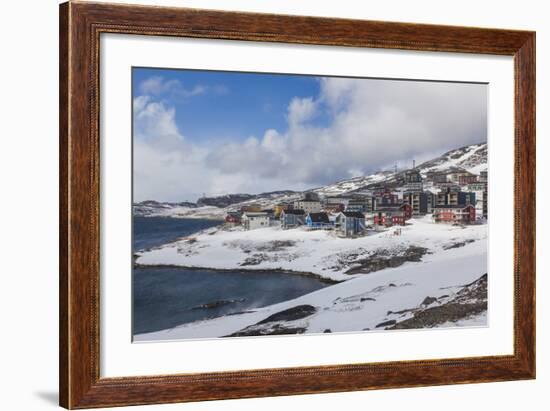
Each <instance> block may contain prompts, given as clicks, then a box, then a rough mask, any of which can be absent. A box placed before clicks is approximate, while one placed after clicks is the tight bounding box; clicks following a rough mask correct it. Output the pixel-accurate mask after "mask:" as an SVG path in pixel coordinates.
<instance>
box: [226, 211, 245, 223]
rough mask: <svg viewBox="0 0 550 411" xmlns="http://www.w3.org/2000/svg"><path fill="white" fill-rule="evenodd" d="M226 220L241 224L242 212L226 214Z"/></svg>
mask: <svg viewBox="0 0 550 411" xmlns="http://www.w3.org/2000/svg"><path fill="white" fill-rule="evenodd" d="M225 222H226V223H229V224H241V214H240V213H228V214H227V215H226V216H225Z"/></svg>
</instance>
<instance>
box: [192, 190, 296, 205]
mask: <svg viewBox="0 0 550 411" xmlns="http://www.w3.org/2000/svg"><path fill="white" fill-rule="evenodd" d="M294 193H295V192H294V191H290V190H284V191H272V192H269V193H261V194H226V195H221V196H215V197H202V198H199V200H198V201H197V205H198V206H199V207H200V206H214V207H220V208H224V207H228V206H230V205H233V204H239V203H243V202H249V201H251V200H256V199H265V198H279V197H281V196H284V195H288V194H294Z"/></svg>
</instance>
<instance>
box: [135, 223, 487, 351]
mask: <svg viewBox="0 0 550 411" xmlns="http://www.w3.org/2000/svg"><path fill="white" fill-rule="evenodd" d="M412 221H413V222H412V224H411V225H410V226H407V227H403V230H402V235H401V236H393V235H391V231H386V232H382V233H378V234H374V235H370V236H367V237H363V238H357V239H342V238H337V237H335V236H334V235H333V234H332V233H331V232H326V231H305V230H302V229H294V230H286V231H285V230H281V229H278V228H266V229H258V230H253V231H248V232H246V231H241V230H232V231H217V230H216V229H209V230H206V231H205V232H202V233H200V234H198V235H197V236H195V238H196V241H195V242H193V244H192V245H191V246H188V245H187V244H185V241H184V240H183V241H179V242H177V243H175V244H171V245H167V246H164V247H161V248H158V249H155V250H151V251H149V252H146V253H143V254H142V255H141V256H140V257H139V258H138V263H140V264H161V263H163V264H176V265H185V266H202V265H204V266H208V267H214V268H239V265H238V264H239V263H240V262H241V261H242V260H243V258H246V255H247V253H244V252H243V251H242V250H243V249H242V247H241V246H242V245H243V244H244V245H248V246H249V247H254V246H255V245H257V244H262V243H263V242H267V241H272V240H275V239H277V240H280V241H283V240H285V241H288V240H292V241H296V244H295V245H294V246H293V247H289V248H288V249H285V250H283V251H274V252H272V253H271V254H273V255H277V256H278V257H277V258H273V259H270V260H267V261H264V262H262V263H261V264H260V265H258V266H253V267H252V268H255V269H259V268H261V269H265V268H281V269H293V270H296V271H311V272H314V273H316V274H319V275H321V276H323V277H326V278H331V279H335V280H347V281H343V282H340V283H338V284H335V285H332V286H329V287H326V288H323V289H321V290H317V291H315V292H312V293H310V294H307V295H304V296H301V297H299V298H297V299H294V300H291V301H285V302H282V303H278V304H274V305H271V306H268V307H263V308H259V309H256V310H253V311H252V312H247V313H243V314H237V315H231V316H226V317H220V318H215V319H210V320H205V321H197V322H194V323H189V324H184V325H181V326H178V327H176V328H173V329H170V330H163V331H159V332H154V333H148V334H141V335H137V336H135V340H136V341H151V340H174V339H185V338H194V337H200V338H213V337H222V336H227V335H229V334H231V333H234V332H237V331H240V330H242V329H243V328H246V327H247V326H251V325H254V324H256V323H257V322H259V321H261V320H263V319H265V318H266V317H268V316H269V315H271V314H274V313H277V312H280V311H282V310H285V309H288V308H292V307H296V306H298V305H303V304H308V305H312V306H314V307H316V308H317V312H316V313H315V314H313V315H311V316H309V317H306V318H303V319H300V320H295V321H288V322H285V323H284V325H285V326H288V327H303V328H305V329H306V330H307V332H308V333H322V332H323V331H325V330H327V329H330V330H331V332H349V331H361V330H367V329H368V330H376V329H377V327H376V326H377V325H379V324H380V323H382V322H384V321H387V320H388V319H396V318H398V319H399V320H400V321H401V320H403V319H406V318H407V315H410V314H403V315H402V316H401V317H399V315H397V314H390V313H389V311H392V312H394V313H395V312H398V311H402V310H410V309H411V308H415V307H418V306H420V304H421V303H422V301H423V300H424V298H425V297H427V296H431V297H436V298H437V297H442V296H444V295H447V296H451V297H452V296H453V295H455V293H457V292H458V291H459V290H460V289H462V287H463V286H464V285H465V284H469V283H471V282H473V281H475V280H476V279H478V278H479V277H481V276H482V275H483V274H484V273H486V272H487V227H486V226H485V225H476V226H467V227H465V228H461V227H455V226H449V225H442V224H435V223H433V222H431V220H430V218H429V217H425V218H422V219H418V220H412ZM464 240H475V241H472V242H468V243H466V244H465V245H463V246H459V247H455V248H448V247H445V246H446V245H447V246H448V245H449V244H456V243H458V242H461V241H464ZM409 244H416V245H422V246H424V247H427V248H429V250H430V252H431V254H426V255H424V257H423V259H422V261H420V262H407V263H405V264H403V265H401V266H399V267H396V268H386V269H383V270H380V271H376V272H371V273H369V274H356V275H353V276H350V275H346V274H344V273H343V272H342V270H337V269H331V268H330V267H331V266H333V265H334V260H335V258H337V257H338V256H340V255H341V254H342V253H348V254H350V253H355V252H356V251H357V250H374V249H378V248H383V247H385V248H399V247H403V246H406V245H409ZM445 248H447V249H445ZM241 268H242V267H241ZM485 324H486V316H484V315H483V314H482V315H478V316H477V317H475V318H470V319H464V320H461V321H460V322H458V323H449V324H443V325H441V326H442V327H443V326H472V325H475V326H479V325H485ZM378 329H379V330H382V329H383V327H379V328H378Z"/></svg>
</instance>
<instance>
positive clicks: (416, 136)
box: [134, 78, 487, 200]
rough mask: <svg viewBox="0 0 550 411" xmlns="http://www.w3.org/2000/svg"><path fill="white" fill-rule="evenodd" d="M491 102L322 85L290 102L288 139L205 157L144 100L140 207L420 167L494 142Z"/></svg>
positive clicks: (205, 150)
mask: <svg viewBox="0 0 550 411" xmlns="http://www.w3.org/2000/svg"><path fill="white" fill-rule="evenodd" d="M162 84H164V83H162ZM157 85H158V84H157V83H154V82H152V83H151V84H149V85H148V87H149V90H150V91H155V90H157V88H156V87H157ZM486 93H487V90H486V86H484V85H473V84H453V83H435V82H433V83H432V82H411V81H381V80H361V79H342V78H324V79H322V80H321V82H320V93H319V95H318V96H312V97H308V98H294V99H292V100H291V101H290V102H289V105H288V112H287V121H288V129H287V130H286V131H285V130H273V129H266V131H265V133H264V135H263V136H261V138H258V137H253V136H252V137H249V138H248V139H246V140H244V141H241V142H239V141H236V142H231V143H227V144H224V145H221V146H211V147H200V148H198V147H196V146H194V145H191V144H188V143H186V142H185V139H184V137H183V136H182V134H181V133H180V132H179V130H178V128H177V126H176V124H175V120H174V118H175V111H174V108H172V107H167V106H166V105H165V104H163V103H161V102H158V101H155V100H154V99H153V98H152V97H151V96H149V97H144V96H141V97H137V98H136V99H135V100H134V109H135V123H134V127H135V130H136V135H137V136H138V138H139V136H141V138H140V140H141V141H142V142H143V144H146V145H147V150H145V148H143V150H142V148H139V145H138V146H136V147H137V148H139V149H140V150H142V157H140V158H137V157H136V161H135V163H134V164H136V168H137V169H139V172H140V173H146V174H148V175H147V177H144V178H143V182H142V181H138V179H139V178H138V175H137V174H136V179H135V181H136V182H137V183H138V184H140V185H142V186H144V187H145V186H151V187H154V189H153V188H151V189H149V196H146V195H145V194H143V195H140V196H138V198H137V199H138V200H140V199H145V198H154V199H158V200H186V199H188V200H193V199H196V196H195V194H196V193H197V191H198V192H206V193H208V194H209V195H212V194H222V193H231V192H233V193H235V192H262V191H271V190H280V189H305V188H308V187H314V186H319V185H323V184H327V183H330V182H333V181H335V180H339V179H343V178H349V177H353V176H356V175H358V174H362V173H367V172H371V171H374V170H379V169H387V168H391V167H392V166H393V165H394V164H395V163H398V164H399V165H401V166H403V165H409V164H410V162H411V160H412V159H413V158H414V159H416V161H417V163H419V162H421V161H424V160H427V159H429V158H432V157H434V156H436V155H439V154H441V153H442V152H444V151H447V150H449V149H452V148H455V147H459V146H463V145H466V144H472V143H477V142H480V141H485V140H486V99H487V94H486ZM327 117H328V120H329V121H323V125H322V126H321V125H319V122H318V121H317V120H318V118H322V119H323V120H324V119H326V118H327ZM183 126H184V125H183ZM267 126H268V125H267ZM151 152H154V153H155V154H154V155H153V154H151ZM136 173H137V171H136ZM175 176H177V177H175ZM140 178H141V177H140ZM142 191H147V190H142Z"/></svg>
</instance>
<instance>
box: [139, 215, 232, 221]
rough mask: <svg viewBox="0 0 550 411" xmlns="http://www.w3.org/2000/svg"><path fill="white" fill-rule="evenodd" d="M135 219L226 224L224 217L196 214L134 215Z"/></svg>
mask: <svg viewBox="0 0 550 411" xmlns="http://www.w3.org/2000/svg"><path fill="white" fill-rule="evenodd" d="M134 217H140V218H159V217H160V218H176V219H180V220H184V219H188V220H210V221H219V222H221V223H224V222H225V219H224V217H222V216H217V215H208V216H204V215H196V214H191V215H177V214H169V215H158V214H157V215H135V214H134V215H132V219H133V218H134Z"/></svg>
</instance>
